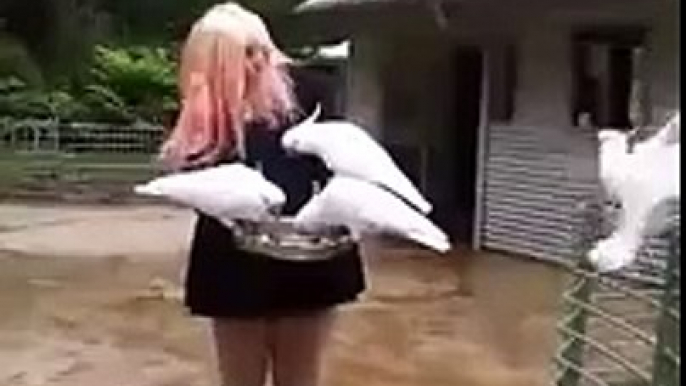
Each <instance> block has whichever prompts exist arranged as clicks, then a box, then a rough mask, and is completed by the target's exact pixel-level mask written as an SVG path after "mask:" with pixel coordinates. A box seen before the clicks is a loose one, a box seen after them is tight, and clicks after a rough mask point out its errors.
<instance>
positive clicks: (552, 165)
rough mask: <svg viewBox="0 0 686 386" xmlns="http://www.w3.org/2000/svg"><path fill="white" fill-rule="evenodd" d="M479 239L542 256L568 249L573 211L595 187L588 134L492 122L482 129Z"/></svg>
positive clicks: (567, 253) (565, 253)
mask: <svg viewBox="0 0 686 386" xmlns="http://www.w3.org/2000/svg"><path fill="white" fill-rule="evenodd" d="M486 137H487V142H488V145H487V149H486V161H485V170H484V186H483V194H484V196H483V199H482V200H483V201H482V205H483V216H482V219H483V220H482V223H481V228H482V229H480V232H481V237H482V242H481V245H482V246H483V247H484V248H486V249H491V250H497V251H505V252H513V253H518V254H523V255H527V256H531V257H535V258H539V259H544V260H558V261H559V260H562V259H568V258H570V257H572V256H573V255H574V252H575V251H574V247H575V238H574V237H575V234H574V231H575V230H574V227H575V223H574V216H575V215H576V214H577V213H578V211H579V204H580V203H581V200H582V199H584V198H585V197H588V196H590V195H592V194H593V193H594V191H595V189H596V188H597V186H598V185H597V172H596V170H597V166H596V165H597V161H596V153H597V152H596V148H597V145H596V143H595V137H594V134H593V133H592V132H590V131H588V130H587V129H582V128H571V127H570V128H564V129H562V128H557V127H540V126H539V127H534V126H530V127H526V126H505V125H493V126H491V127H490V128H489V129H488V133H487V136H486Z"/></svg>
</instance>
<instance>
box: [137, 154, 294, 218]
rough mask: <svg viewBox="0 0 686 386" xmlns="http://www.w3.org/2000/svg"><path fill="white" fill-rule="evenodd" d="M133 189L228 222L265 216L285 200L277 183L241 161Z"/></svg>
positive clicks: (155, 180)
mask: <svg viewBox="0 0 686 386" xmlns="http://www.w3.org/2000/svg"><path fill="white" fill-rule="evenodd" d="M134 191H135V192H136V193H137V194H142V195H149V196H157V197H164V198H166V199H169V200H171V201H173V202H176V203H179V204H181V205H185V206H188V207H191V208H194V209H197V210H199V211H201V212H203V213H205V214H207V215H209V216H212V217H215V218H217V219H219V220H220V221H222V222H223V223H224V224H226V225H228V226H230V225H231V224H232V223H233V220H237V219H243V220H261V219H264V218H267V217H268V216H270V211H271V210H273V209H275V208H278V207H280V206H282V205H283V204H284V203H285V201H286V196H285V194H284V193H283V191H282V190H281V189H280V188H279V187H278V186H276V185H274V184H273V183H271V182H269V181H268V180H266V179H265V178H264V177H263V176H262V174H261V173H260V172H258V171H256V170H254V169H251V168H249V167H247V166H245V165H243V164H240V163H233V164H227V165H221V166H217V167H212V168H207V169H202V170H199V171H190V172H182V173H176V174H172V175H168V176H164V177H159V178H155V179H153V180H152V181H150V182H148V183H145V184H142V185H138V186H135V187H134Z"/></svg>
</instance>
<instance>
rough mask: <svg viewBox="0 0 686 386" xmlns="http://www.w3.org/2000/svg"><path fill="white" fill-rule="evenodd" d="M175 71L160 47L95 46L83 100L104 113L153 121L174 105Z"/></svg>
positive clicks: (168, 57)
mask: <svg viewBox="0 0 686 386" xmlns="http://www.w3.org/2000/svg"><path fill="white" fill-rule="evenodd" d="M176 71H177V70H176V64H175V62H174V61H173V60H172V59H171V57H170V54H169V52H168V50H165V49H162V48H150V47H130V48H106V47H103V46H98V47H96V48H95V52H94V58H93V66H92V69H91V72H90V82H89V84H88V85H87V86H86V87H85V90H84V99H85V101H87V103H88V104H89V105H91V106H93V107H96V108H101V109H102V110H103V111H104V112H107V114H108V115H109V114H110V113H113V114H116V113H117V112H119V113H120V115H121V118H122V119H125V120H129V119H131V118H133V117H137V118H140V119H145V120H149V121H157V120H159V119H161V118H162V117H163V116H164V115H166V114H169V113H172V112H173V111H174V110H175V109H176V107H177V106H176V100H177V87H176Z"/></svg>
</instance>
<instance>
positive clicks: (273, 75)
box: [162, 3, 295, 165]
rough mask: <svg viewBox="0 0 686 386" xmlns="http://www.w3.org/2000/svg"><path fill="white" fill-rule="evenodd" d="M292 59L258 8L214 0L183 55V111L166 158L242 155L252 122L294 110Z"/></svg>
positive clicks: (173, 161)
mask: <svg viewBox="0 0 686 386" xmlns="http://www.w3.org/2000/svg"><path fill="white" fill-rule="evenodd" d="M289 62H290V60H289V59H288V57H287V56H286V55H285V54H283V53H282V52H281V51H280V50H279V49H278V48H277V47H276V45H275V44H274V43H273V41H272V39H271V37H270V34H269V31H268V30H267V27H266V25H265V24H264V22H263V21H262V19H261V18H260V17H259V16H258V15H256V14H255V13H253V12H250V11H248V10H246V9H245V8H242V7H241V6H239V5H238V4H235V3H225V4H219V5H215V6H214V7H212V8H211V9H210V10H209V11H207V13H205V15H204V16H203V17H202V18H200V19H199V20H198V21H197V22H196V23H195V24H194V25H193V27H192V29H191V31H190V34H189V36H188V38H187V40H186V42H185V45H184V48H183V51H182V54H181V66H180V74H179V86H180V93H181V111H180V115H179V118H178V120H177V123H176V125H175V127H174V128H173V130H172V132H171V135H170V136H169V138H168V139H167V141H166V142H165V144H164V145H163V148H162V158H163V159H164V160H165V161H166V162H167V163H170V164H177V165H178V164H183V165H188V164H193V163H207V162H214V161H217V159H218V158H220V157H222V156H225V155H227V154H231V153H234V154H237V155H239V156H240V155H242V153H243V151H244V149H243V146H244V143H243V142H244V127H245V123H246V122H247V121H262V122H265V123H266V124H268V125H271V126H274V125H276V124H277V123H278V122H279V121H280V120H283V119H286V118H288V117H289V115H290V114H291V112H292V111H294V109H295V101H294V96H293V91H292V82H291V80H290V78H289V76H288V73H287V68H286V64H287V63H289ZM191 157H192V158H194V159H193V160H191V159H190V158H191Z"/></svg>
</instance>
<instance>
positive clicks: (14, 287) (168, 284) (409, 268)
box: [0, 205, 563, 386]
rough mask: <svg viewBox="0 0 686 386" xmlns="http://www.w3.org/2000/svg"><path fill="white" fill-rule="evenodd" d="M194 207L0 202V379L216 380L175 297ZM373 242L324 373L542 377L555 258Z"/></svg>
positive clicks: (144, 384)
mask: <svg viewBox="0 0 686 386" xmlns="http://www.w3.org/2000/svg"><path fill="white" fill-rule="evenodd" d="M189 220H190V216H189V214H188V213H187V212H183V211H178V210H173V209H169V208H161V207H131V208H116V207H109V208H108V207H62V208H48V207H23V206H7V205H6V206H0V224H2V225H1V226H0V386H25V385H46V386H92V385H99V386H212V385H216V383H215V380H214V379H213V371H212V370H213V366H214V365H213V363H212V356H211V352H210V349H209V345H208V344H207V339H206V330H205V325H204V322H203V321H201V320H193V319H191V318H188V317H187V316H186V315H185V310H184V309H183V308H182V307H181V305H180V303H179V300H178V299H179V293H178V283H179V281H180V272H181V271H182V269H183V262H184V259H183V255H184V249H185V245H186V243H187V236H188V229H189ZM369 254H370V255H373V256H370V257H371V259H370V262H369V266H368V268H369V273H370V287H371V288H370V290H369V291H368V292H367V293H366V294H365V296H364V299H363V301H361V302H359V303H357V304H354V305H350V306H347V307H345V308H344V309H342V310H341V315H340V318H339V320H338V324H337V329H336V333H335V336H334V339H333V342H332V344H331V346H330V352H329V360H328V361H327V369H326V370H327V371H326V374H327V375H326V376H327V381H328V382H327V383H326V384H327V385H330V386H428V385H431V386H538V385H544V384H546V381H547V375H548V374H547V371H548V367H549V358H550V355H551V352H552V347H553V344H554V334H553V323H554V320H555V317H556V314H555V313H556V311H557V301H558V300H557V297H558V294H559V291H560V288H561V285H562V281H563V277H562V276H561V274H560V273H558V272H557V271H556V270H554V269H552V268H550V267H547V266H545V265H541V264H535V263H531V262H526V261H522V260H517V259H512V258H506V257H502V256H498V255H490V254H480V255H476V256H473V255H470V253H469V252H467V251H457V252H455V253H454V254H452V255H450V256H446V257H436V256H433V255H429V254H426V253H422V252H419V251H408V250H390V249H383V250H378V249H376V248H373V249H369ZM467 261H468V262H469V264H465V262H467ZM465 283H468V285H465Z"/></svg>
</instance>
